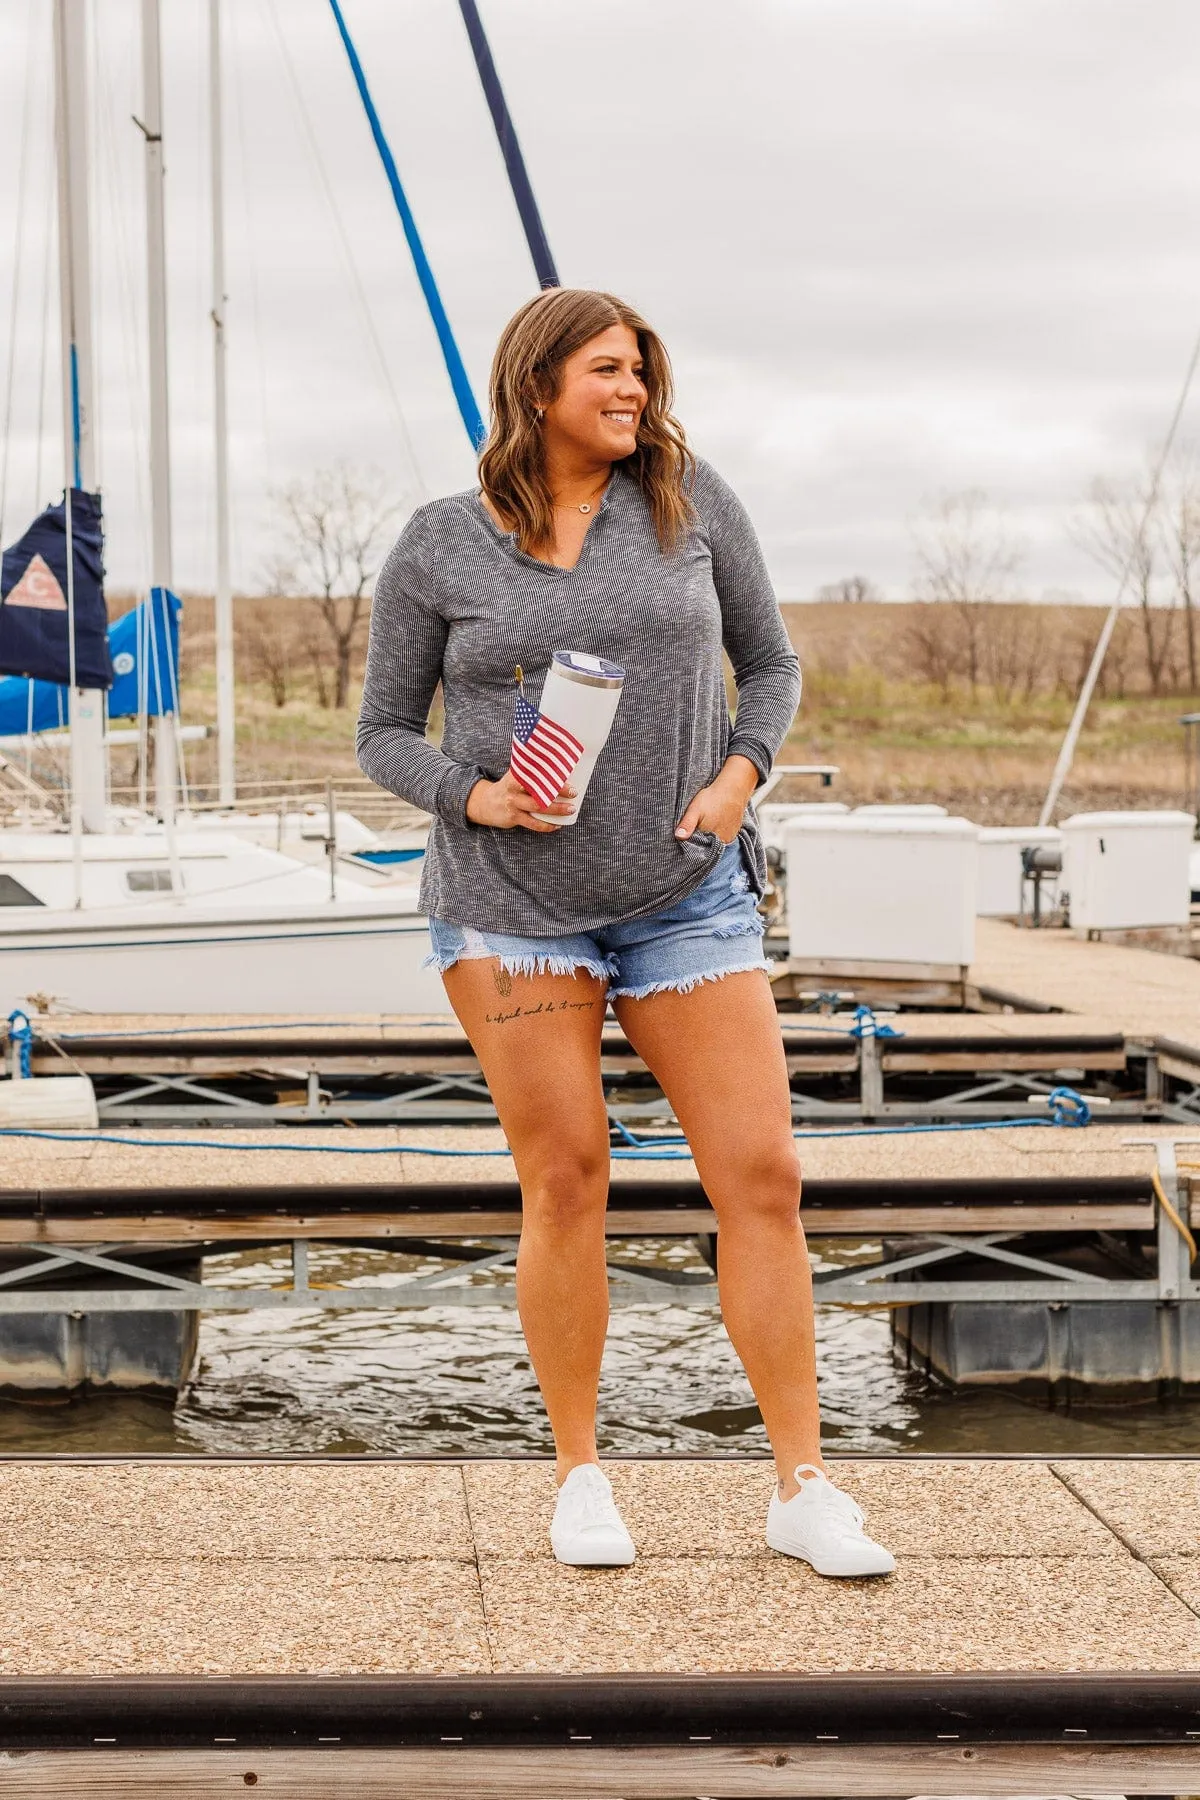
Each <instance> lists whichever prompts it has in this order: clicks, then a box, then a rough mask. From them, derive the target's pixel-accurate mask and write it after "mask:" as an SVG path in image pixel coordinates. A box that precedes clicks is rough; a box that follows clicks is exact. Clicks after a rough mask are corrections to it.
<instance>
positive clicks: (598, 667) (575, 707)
mask: <svg viewBox="0 0 1200 1800" xmlns="http://www.w3.org/2000/svg"><path fill="white" fill-rule="evenodd" d="M624 685H625V671H624V669H622V668H619V667H618V666H617V664H616V663H611V662H606V661H605V659H604V657H602V656H585V655H584V654H583V653H582V652H581V651H578V650H556V651H555V652H554V654H553V656H552V657H551V659H550V667H549V669H548V670H547V672H546V681H545V685H544V686H543V688H542V697H541V699H540V700H539V701H538V711H539V712H541V713H544V714H545V716H546V718H548V719H553V721H554V723H555V724H556V725H562V726H564V727H565V729H566V730H567V731H569V732H570V733H571V734H572V736H573V737H576V738H578V740H579V742H580V743H581V744H582V745H583V755H582V756H581V757H580V759H579V761H578V762H577V763H576V765H575V767H574V769H573V770H572V771H571V774H570V775H569V776H568V777H567V786H568V787H572V788H574V790H575V794H576V799H575V802H574V805H573V807H572V810H571V811H570V812H569V813H534V815H533V816H534V818H535V819H545V820H546V821H547V822H548V823H549V824H552V825H573V824H574V823H575V821H576V819H577V818H578V817H579V808H580V807H581V806H582V805H583V796H584V795H585V794H586V792H587V785H588V782H589V781H590V780H591V778H592V770H593V769H594V768H595V766H596V758H597V757H598V756H599V754H600V752H601V751H602V750H603V748H604V746H605V744H606V743H607V742H608V734H609V731H610V730H611V728H612V722H613V716H614V714H615V713H616V710H617V702H618V701H619V700H620V698H621V689H622V687H623V686H624Z"/></svg>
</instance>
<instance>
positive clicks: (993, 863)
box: [975, 825, 1062, 919]
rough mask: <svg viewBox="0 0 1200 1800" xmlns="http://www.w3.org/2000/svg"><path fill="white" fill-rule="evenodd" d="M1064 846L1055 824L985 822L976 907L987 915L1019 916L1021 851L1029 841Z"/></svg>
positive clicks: (998, 917) (978, 911)
mask: <svg viewBox="0 0 1200 1800" xmlns="http://www.w3.org/2000/svg"><path fill="white" fill-rule="evenodd" d="M1031 844H1037V845H1046V846H1051V845H1053V846H1061V844H1062V832H1061V831H1059V829H1058V827H1057V826H1055V825H984V826H981V827H980V832H979V890H978V894H977V897H976V901H975V911H976V912H977V913H978V914H979V916H980V917H981V918H985V919H1015V918H1016V917H1017V915H1018V914H1019V913H1020V910H1021V852H1022V850H1024V849H1025V848H1026V847H1027V846H1028V845H1031Z"/></svg>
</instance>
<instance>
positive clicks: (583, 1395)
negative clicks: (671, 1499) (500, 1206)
mask: <svg viewBox="0 0 1200 1800" xmlns="http://www.w3.org/2000/svg"><path fill="white" fill-rule="evenodd" d="M442 979H443V981H444V982H445V984H446V992H447V994H448V995H449V997H450V1004H451V1005H452V1006H453V1008H454V1010H455V1012H456V1014H457V1015H458V1018H459V1021H460V1023H461V1024H462V1027H463V1030H464V1031H465V1032H466V1034H467V1036H468V1038H469V1039H470V1041H471V1045H472V1048H473V1049H474V1051H475V1054H476V1055H477V1056H478V1058H479V1061H480V1065H481V1067H482V1069H483V1074H484V1078H485V1080H486V1081H487V1084H488V1087H489V1089H490V1090H491V1095H492V1099H493V1100H494V1101H495V1104H496V1111H497V1112H498V1113H499V1115H500V1123H501V1125H502V1126H503V1128H504V1135H505V1136H506V1137H507V1139H508V1142H509V1144H510V1146H511V1148H512V1153H513V1160H514V1162H515V1163H516V1166H517V1177H518V1179H519V1181H520V1183H521V1206H522V1223H521V1245H520V1250H519V1252H518V1255H517V1305H518V1307H519V1309H520V1314H521V1324H522V1326H523V1328H524V1331H525V1341H526V1343H527V1344H528V1346H529V1355H530V1359H531V1361H532V1363H533V1367H534V1372H535V1374H536V1375H537V1379H538V1385H539V1387H540V1388H541V1390H542V1398H543V1400H544V1401H545V1404H546V1411H547V1413H548V1415H549V1418H550V1427H551V1430H552V1431H553V1433H554V1445H555V1451H556V1453H557V1460H558V1479H559V1482H560V1483H561V1482H562V1481H563V1480H565V1478H566V1476H567V1475H568V1474H569V1473H570V1471H571V1470H572V1469H573V1468H574V1467H576V1465H577V1464H579V1463H589V1462H595V1461H596V1460H597V1458H596V1398H597V1394H598V1391H599V1386H600V1360H601V1357H602V1356H603V1353H604V1338H605V1333H606V1331H607V1329H608V1272H607V1268H606V1264H605V1254H604V1252H605V1244H604V1212H605V1207H606V1206H607V1203H608V1172H609V1148H608V1115H607V1113H606V1111H605V1106H604V1092H603V1088H602V1086H601V1081H600V1034H601V1030H602V1027H603V1024H604V1008H605V996H606V984H605V982H603V981H601V980H599V979H597V977H595V976H594V975H589V974H587V973H579V974H576V975H509V974H507V973H506V972H505V971H504V970H502V969H501V967H500V963H499V961H498V960H497V959H496V958H494V957H492V958H480V959H478V960H471V961H464V962H458V963H455V964H454V966H453V968H451V969H448V970H446V972H445V974H444V975H443V977H442Z"/></svg>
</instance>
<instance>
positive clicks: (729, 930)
mask: <svg viewBox="0 0 1200 1800" xmlns="http://www.w3.org/2000/svg"><path fill="white" fill-rule="evenodd" d="M766 929H767V921H766V920H765V919H764V918H763V917H762V915H761V914H760V913H755V915H754V917H753V918H752V919H747V920H746V921H745V923H744V924H741V925H714V926H713V932H712V935H713V936H714V937H715V938H740V937H761V936H762V934H763V932H764V931H765V930H766Z"/></svg>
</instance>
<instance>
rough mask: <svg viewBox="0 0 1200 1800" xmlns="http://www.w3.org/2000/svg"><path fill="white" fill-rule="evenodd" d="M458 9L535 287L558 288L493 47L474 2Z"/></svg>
mask: <svg viewBox="0 0 1200 1800" xmlns="http://www.w3.org/2000/svg"><path fill="white" fill-rule="evenodd" d="M458 10H459V11H460V12H461V14H462V16H463V24H464V25H465V26H466V28H467V37H468V38H469V39H470V42H471V52H472V54H473V56H474V58H475V67H476V69H477V70H478V71H479V80H480V84H481V85H482V87H483V92H484V98H485V99H486V100H487V103H488V110H489V111H490V113H491V115H492V123H493V125H494V126H495V127H496V138H497V140H498V142H499V145H500V154H501V156H503V158H504V167H505V168H506V169H507V170H508V181H509V186H510V187H511V188H512V195H513V199H514V200H515V201H516V206H517V212H518V213H519V215H520V219H521V227H522V229H523V231H524V233H525V242H526V243H527V244H528V245H529V254H530V256H531V257H532V258H533V268H534V273H535V274H536V276H537V278H538V286H539V287H543V288H556V287H561V286H562V283H561V282H560V281H559V279H558V269H557V268H556V266H555V262H554V255H553V253H552V251H551V249H550V240H549V238H548V237H547V236H546V227H545V225H544V224H543V223H542V215H541V213H540V212H539V211H538V203H537V201H536V200H535V199H534V197H533V184H532V183H531V182H530V179H529V171H528V170H527V169H526V167H525V158H524V157H523V156H522V155H521V146H520V144H519V143H518V141H517V128H516V126H515V125H514V124H513V119H512V114H511V113H510V112H509V110H508V101H507V100H506V99H505V98H504V89H503V88H502V87H501V86H500V77H499V75H498V74H497V72H496V61H495V58H494V57H493V55H492V47H491V45H490V44H489V43H488V40H487V33H486V31H485V30H484V29H483V20H482V19H481V18H480V16H479V8H478V6H477V5H476V3H475V0H458Z"/></svg>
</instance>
